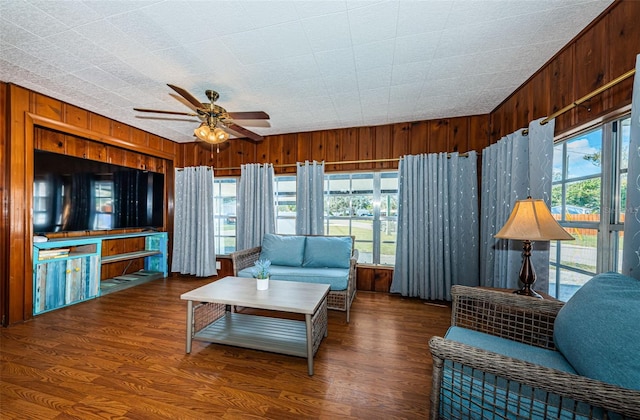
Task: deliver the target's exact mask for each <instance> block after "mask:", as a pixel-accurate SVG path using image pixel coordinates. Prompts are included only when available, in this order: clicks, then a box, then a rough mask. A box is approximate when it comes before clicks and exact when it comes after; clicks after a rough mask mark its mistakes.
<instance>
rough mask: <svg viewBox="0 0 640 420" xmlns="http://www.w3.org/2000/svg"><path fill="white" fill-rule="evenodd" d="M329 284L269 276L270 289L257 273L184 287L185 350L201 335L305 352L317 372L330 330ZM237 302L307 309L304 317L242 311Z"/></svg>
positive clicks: (207, 338) (278, 308) (276, 350)
mask: <svg viewBox="0 0 640 420" xmlns="http://www.w3.org/2000/svg"><path fill="white" fill-rule="evenodd" d="M329 288H330V286H329V285H328V284H314V283H300V282H293V281H280V280H270V281H269V289H268V290H257V288H256V280H255V279H248V278H242V277H225V278H223V279H220V280H218V281H214V282H213V283H209V284H207V285H205V286H202V287H199V288H197V289H194V290H192V291H190V292H187V293H184V294H182V295H181V296H180V299H182V300H186V301H187V346H186V352H187V353H191V342H192V340H198V341H206V342H209V343H219V344H228V345H232V346H237V347H245V348H250V349H255V350H264V351H270V352H274V353H281V354H287V355H291V356H299V357H306V358H307V366H308V370H309V375H313V356H314V354H315V353H316V351H317V350H318V347H319V346H320V342H321V341H322V339H323V338H324V337H326V336H327V294H328V293H329ZM194 302H195V303H196V304H195V305H194ZM235 306H240V307H247V308H256V309H268V310H273V311H279V312H291V313H297V314H304V318H305V321H304V322H303V321H298V320H293V319H282V318H275V317H269V316H259V315H249V314H242V313H237V312H234V311H232V308H234V307H235Z"/></svg>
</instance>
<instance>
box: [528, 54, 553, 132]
mask: <svg viewBox="0 0 640 420" xmlns="http://www.w3.org/2000/svg"><path fill="white" fill-rule="evenodd" d="M549 74H550V70H549V66H545V67H544V68H543V69H542V70H541V71H539V72H538V73H536V75H535V76H533V78H532V79H531V82H530V84H531V98H530V103H531V114H532V118H531V119H532V120H537V119H539V118H543V117H547V116H548V115H550V114H551V113H550V112H548V111H549V109H550V108H551V107H550V104H549V89H550V87H549Z"/></svg>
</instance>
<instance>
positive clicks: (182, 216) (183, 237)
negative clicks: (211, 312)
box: [171, 166, 218, 277]
mask: <svg viewBox="0 0 640 420" xmlns="http://www.w3.org/2000/svg"><path fill="white" fill-rule="evenodd" d="M213 191H214V188H213V169H211V168H209V167H206V166H199V167H190V168H184V169H176V171H175V204H174V206H175V215H174V220H175V223H174V233H173V256H172V260H171V271H172V272H174V273H176V272H177V273H181V274H190V275H195V276H199V277H209V276H213V275H216V274H218V273H217V271H216V251H215V238H214V209H213Z"/></svg>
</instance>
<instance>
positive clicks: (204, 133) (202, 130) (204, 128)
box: [193, 123, 211, 141]
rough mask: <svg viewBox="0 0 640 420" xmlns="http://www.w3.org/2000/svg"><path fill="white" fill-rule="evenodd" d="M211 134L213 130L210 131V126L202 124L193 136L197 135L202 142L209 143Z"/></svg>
mask: <svg viewBox="0 0 640 420" xmlns="http://www.w3.org/2000/svg"><path fill="white" fill-rule="evenodd" d="M210 133H211V130H210V129H209V126H208V125H207V124H206V123H202V124H200V127H198V128H196V129H195V130H193V134H195V135H196V137H197V138H199V139H200V140H202V141H207V140H208V138H209V134H210Z"/></svg>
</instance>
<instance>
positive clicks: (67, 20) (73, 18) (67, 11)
mask: <svg viewBox="0 0 640 420" xmlns="http://www.w3.org/2000/svg"><path fill="white" fill-rule="evenodd" d="M29 3H31V4H33V5H34V6H35V7H37V8H39V9H40V10H42V11H44V12H45V13H46V14H48V15H50V16H52V17H54V18H55V19H57V20H59V21H60V22H62V23H63V24H65V25H66V26H67V27H69V28H73V27H76V26H79V25H84V24H86V23H89V22H94V21H96V20H99V19H101V18H102V16H101V15H100V14H99V13H98V12H96V11H95V10H94V9H92V8H90V7H89V6H87V5H86V4H85V3H83V2H80V1H69V0H29Z"/></svg>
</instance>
